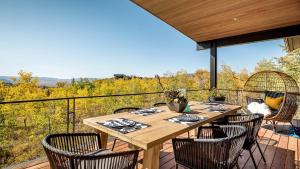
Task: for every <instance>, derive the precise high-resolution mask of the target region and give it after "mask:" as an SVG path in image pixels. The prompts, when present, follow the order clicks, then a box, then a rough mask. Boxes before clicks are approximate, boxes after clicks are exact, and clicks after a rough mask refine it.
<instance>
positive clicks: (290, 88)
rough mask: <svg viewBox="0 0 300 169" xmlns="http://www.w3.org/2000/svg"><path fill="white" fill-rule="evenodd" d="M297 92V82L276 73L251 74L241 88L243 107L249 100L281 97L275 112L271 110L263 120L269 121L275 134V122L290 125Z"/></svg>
mask: <svg viewBox="0 0 300 169" xmlns="http://www.w3.org/2000/svg"><path fill="white" fill-rule="evenodd" d="M297 92H299V87H298V85H297V82H296V81H295V80H294V79H293V78H292V77H291V76H289V75H287V74H285V73H282V72H278V71H261V72H257V73H255V74H253V75H252V76H250V77H249V79H248V80H247V81H246V83H245V85H244V88H243V106H245V107H246V106H247V105H248V104H249V100H252V101H253V100H258V99H261V100H262V101H265V99H266V95H269V94H270V93H271V94H272V95H275V96H280V97H283V100H282V102H281V104H280V106H279V107H278V109H277V110H272V114H270V115H267V116H266V117H265V120H267V121H271V122H272V125H273V130H274V131H275V132H276V123H277V122H289V123H290V124H291V125H292V127H294V126H293V124H292V123H291V121H292V119H293V116H294V115H295V113H296V112H297V108H298V105H297V95H296V94H295V93H297Z"/></svg>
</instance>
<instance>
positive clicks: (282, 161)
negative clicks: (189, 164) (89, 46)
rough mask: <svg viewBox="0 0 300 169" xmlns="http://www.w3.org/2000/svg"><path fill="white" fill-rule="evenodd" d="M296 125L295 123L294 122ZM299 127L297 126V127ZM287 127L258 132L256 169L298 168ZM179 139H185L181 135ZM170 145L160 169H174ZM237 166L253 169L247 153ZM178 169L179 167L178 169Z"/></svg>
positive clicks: (299, 143)
mask: <svg viewBox="0 0 300 169" xmlns="http://www.w3.org/2000/svg"><path fill="white" fill-rule="evenodd" d="M295 123H296V125H297V122H295ZM297 126H299V125H297ZM288 127H289V125H285V124H281V125H280V124H279V127H278V129H279V130H281V131H283V132H279V133H273V131H272V130H271V129H270V126H269V125H267V124H265V125H263V127H262V128H261V130H260V131H259V138H260V139H259V144H260V146H261V148H262V151H263V153H264V155H265V158H266V161H267V162H266V163H264V162H263V160H262V158H261V156H260V154H259V152H258V149H257V147H256V146H254V147H253V148H252V151H253V155H254V158H255V161H256V163H257V165H258V168H260V169H262V168H264V169H267V168H276V169H294V168H300V167H299V160H300V159H299V156H300V154H299V152H300V139H297V138H295V137H290V136H288V135H286V132H285V131H286V130H287V129H288ZM181 137H187V136H186V135H182V136H181ZM111 146H112V142H109V143H108V148H111ZM125 150H128V145H127V143H124V142H122V141H117V144H116V147H115V151H125ZM172 151H173V150H172V143H171V141H168V142H166V143H164V145H163V149H162V150H161V153H160V169H173V168H175V160H174V154H173V152H172ZM142 158H143V153H142V152H140V154H139V159H140V161H142V160H141V159H142ZM238 163H239V166H240V168H242V169H252V168H254V166H253V163H252V161H251V158H250V155H249V152H247V151H243V152H242V155H241V157H240V158H239V162H238ZM15 168H27V169H49V168H50V167H49V163H48V162H47V161H46V159H42V160H40V161H39V162H38V161H35V162H34V161H33V162H31V163H28V164H27V167H24V166H23V167H20V166H19V167H15ZM138 168H142V164H141V163H139V164H138ZM179 168H180V167H179Z"/></svg>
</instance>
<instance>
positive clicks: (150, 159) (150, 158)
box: [143, 145, 160, 169]
mask: <svg viewBox="0 0 300 169" xmlns="http://www.w3.org/2000/svg"><path fill="white" fill-rule="evenodd" d="M159 153H160V145H156V146H154V147H152V148H150V149H148V150H144V160H143V169H159Z"/></svg>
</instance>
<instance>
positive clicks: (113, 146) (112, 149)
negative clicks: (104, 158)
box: [111, 138, 117, 151]
mask: <svg viewBox="0 0 300 169" xmlns="http://www.w3.org/2000/svg"><path fill="white" fill-rule="evenodd" d="M116 141H117V138H115V139H114V143H113V145H112V148H111V151H114V148H115V145H116Z"/></svg>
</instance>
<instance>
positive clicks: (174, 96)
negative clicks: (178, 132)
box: [156, 75, 188, 113]
mask: <svg viewBox="0 0 300 169" xmlns="http://www.w3.org/2000/svg"><path fill="white" fill-rule="evenodd" d="M156 78H157V80H158V83H159V85H160V87H161V88H162V89H163V91H164V95H165V97H166V98H167V100H168V101H167V106H168V108H169V109H170V110H172V111H176V112H180V113H182V112H183V111H184V109H185V108H186V106H187V105H188V101H187V99H186V97H185V95H184V91H183V90H176V89H171V90H166V89H165V88H164V86H163V85H162V83H161V82H160V78H159V76H158V75H156Z"/></svg>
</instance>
